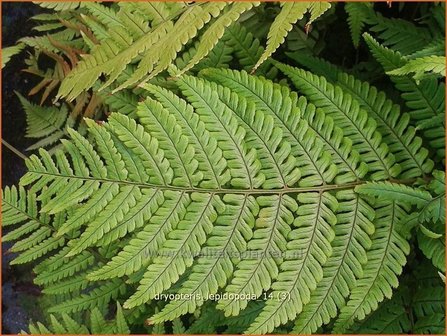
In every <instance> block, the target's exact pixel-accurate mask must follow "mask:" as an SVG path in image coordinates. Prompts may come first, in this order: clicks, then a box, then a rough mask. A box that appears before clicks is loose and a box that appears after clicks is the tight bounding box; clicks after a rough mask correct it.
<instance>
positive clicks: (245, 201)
mask: <svg viewBox="0 0 447 336" xmlns="http://www.w3.org/2000/svg"><path fill="white" fill-rule="evenodd" d="M223 202H224V203H225V204H226V210H225V212H224V213H223V214H222V216H220V217H219V218H218V219H217V221H216V225H215V226H214V228H213V230H212V232H211V234H210V237H209V238H208V240H207V245H206V246H205V247H204V248H203V249H202V251H201V255H203V257H202V258H199V260H198V262H197V263H196V264H195V265H194V266H193V267H192V270H191V273H190V274H189V275H188V278H187V279H186V281H185V282H184V283H183V284H182V286H181V287H180V289H179V290H178V293H179V294H185V295H190V296H191V298H192V299H185V300H177V301H172V302H170V303H169V304H167V305H166V306H165V307H164V308H163V310H162V311H161V312H160V313H158V314H156V315H155V316H153V317H151V318H150V321H151V322H152V323H160V322H162V321H168V320H174V319H175V318H176V317H179V316H181V315H184V314H186V313H193V312H194V311H195V310H196V308H197V307H199V306H201V305H202V304H203V303H204V302H205V301H206V299H207V298H208V297H209V296H210V295H213V294H216V293H217V291H218V289H219V288H221V287H224V286H225V284H226V282H227V279H228V278H229V277H230V275H231V274H232V273H233V269H234V266H233V262H232V261H231V259H232V258H234V259H235V260H238V259H240V256H239V254H241V253H243V252H244V251H245V250H246V245H247V244H246V240H250V239H251V238H252V228H253V226H254V221H255V219H254V218H255V216H256V215H257V214H258V208H259V205H258V204H257V203H256V200H255V199H254V198H253V197H247V196H243V195H231V194H228V195H225V197H224V198H223Z"/></svg>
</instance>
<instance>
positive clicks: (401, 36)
mask: <svg viewBox="0 0 447 336" xmlns="http://www.w3.org/2000/svg"><path fill="white" fill-rule="evenodd" d="M370 20H371V21H372V22H371V23H372V24H373V26H372V27H371V28H370V30H371V31H373V32H375V33H377V37H378V38H379V39H380V40H383V45H384V46H386V47H388V48H391V49H394V50H396V51H399V52H401V53H402V54H403V55H407V54H411V53H413V52H415V51H417V50H419V49H421V48H423V47H425V46H426V45H428V44H429V43H430V42H431V41H432V38H433V37H432V35H431V34H430V32H429V30H428V29H427V28H425V27H417V26H416V25H414V24H413V23H411V22H410V21H406V20H402V19H395V18H385V17H383V16H382V15H381V14H380V13H377V12H375V15H371V16H370Z"/></svg>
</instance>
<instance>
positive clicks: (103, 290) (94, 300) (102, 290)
mask: <svg viewBox="0 0 447 336" xmlns="http://www.w3.org/2000/svg"><path fill="white" fill-rule="evenodd" d="M124 291H125V285H124V283H123V281H122V280H118V279H115V280H111V281H109V282H107V283H105V284H104V285H102V286H99V287H97V288H95V289H93V290H92V291H90V292H89V293H88V294H81V295H80V296H78V297H76V298H74V299H71V300H69V301H65V302H62V303H61V304H58V305H55V306H52V307H51V308H50V309H49V312H50V313H72V312H78V311H81V310H87V309H93V308H98V309H100V310H103V309H105V308H106V307H107V305H108V304H109V302H110V301H111V300H112V299H116V298H117V297H118V296H119V295H120V294H123V292H124Z"/></svg>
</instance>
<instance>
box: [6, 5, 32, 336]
mask: <svg viewBox="0 0 447 336" xmlns="http://www.w3.org/2000/svg"><path fill="white" fill-rule="evenodd" d="M40 11H41V9H40V7H39V6H37V5H34V4H33V3H31V2H28V3H11V2H2V47H8V46H12V45H14V44H16V42H17V40H18V39H19V38H21V37H24V36H26V35H30V34H33V31H32V30H31V29H32V27H33V26H34V23H33V22H32V21H31V20H29V18H30V17H31V16H33V15H35V14H37V13H39V12H40ZM23 68H24V63H23V56H22V57H21V56H20V55H19V56H17V57H13V58H12V59H11V61H10V62H9V63H8V65H7V66H6V67H5V68H4V69H2V139H5V140H6V141H7V142H8V143H10V144H11V145H12V146H14V147H15V148H17V149H18V150H19V151H20V152H22V153H24V154H25V155H28V154H29V153H26V151H25V149H26V148H27V147H28V146H30V145H31V144H32V140H30V139H27V138H25V137H24V135H25V131H26V116H25V112H24V111H23V109H22V107H21V105H20V102H19V100H18V98H17V96H16V95H15V93H14V90H17V91H19V92H21V93H22V94H26V93H27V92H28V91H29V90H30V89H31V88H32V85H31V84H32V83H31V82H30V77H31V76H29V75H26V74H24V73H23V72H21V69H23ZM25 171H26V167H25V164H24V162H23V160H22V159H21V158H20V157H18V156H17V155H16V154H14V153H13V152H11V151H10V150H9V149H8V148H6V147H5V146H2V187H3V188H4V187H5V186H9V185H13V184H17V183H18V181H19V178H20V177H21V176H23V174H24V173H25ZM11 245H12V244H11V243H4V244H2V315H3V316H2V324H3V325H2V333H1V334H17V333H19V332H20V331H21V330H27V329H28V323H29V320H30V319H33V320H35V319H36V318H38V317H39V314H38V313H39V311H38V309H37V307H36V306H35V305H36V303H37V300H36V298H37V297H36V296H38V295H39V289H38V287H36V286H35V285H34V284H33V283H32V278H31V274H30V273H31V272H29V266H22V267H10V266H9V261H10V260H11V259H13V257H14V255H12V254H8V253H7V252H6V251H7V250H8V248H9V247H11Z"/></svg>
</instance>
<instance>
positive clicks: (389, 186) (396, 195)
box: [355, 182, 432, 208]
mask: <svg viewBox="0 0 447 336" xmlns="http://www.w3.org/2000/svg"><path fill="white" fill-rule="evenodd" d="M355 191H356V192H358V193H360V194H363V195H369V196H373V197H380V198H382V197H383V198H386V199H388V200H390V201H402V202H405V203H408V204H412V205H413V204H414V205H416V206H417V207H418V208H422V207H423V206H425V205H426V204H427V203H428V202H430V201H431V199H432V197H431V195H430V193H429V192H428V191H425V190H422V189H415V188H411V187H408V186H405V185H399V184H395V183H389V182H369V183H367V184H365V185H361V186H357V187H356V188H355Z"/></svg>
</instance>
